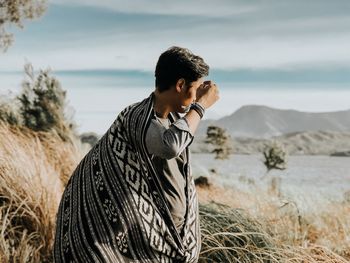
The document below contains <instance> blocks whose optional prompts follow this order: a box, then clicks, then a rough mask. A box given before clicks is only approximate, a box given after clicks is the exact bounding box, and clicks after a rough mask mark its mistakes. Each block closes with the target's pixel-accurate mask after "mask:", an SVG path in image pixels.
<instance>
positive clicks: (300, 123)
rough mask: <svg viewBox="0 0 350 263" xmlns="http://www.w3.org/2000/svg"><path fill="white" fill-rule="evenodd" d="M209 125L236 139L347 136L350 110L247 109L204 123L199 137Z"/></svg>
mask: <svg viewBox="0 0 350 263" xmlns="http://www.w3.org/2000/svg"><path fill="white" fill-rule="evenodd" d="M209 125H216V126H220V127H223V128H225V129H226V130H227V131H228V132H229V134H230V135H231V136H232V137H248V138H259V139H261V138H271V137H273V136H280V135H283V134H290V133H296V132H304V131H309V132H317V131H329V132H345V133H346V132H350V110H346V111H337V112H322V113H311V112H301V111H296V110H282V109H274V108H270V107H267V106H259V105H247V106H242V107H241V108H239V109H238V110H237V111H235V112H234V113H232V114H231V115H229V116H225V117H223V118H221V119H218V120H204V121H202V122H201V124H200V126H199V128H198V131H197V134H198V135H199V136H201V135H204V134H205V132H206V129H207V127H208V126H209Z"/></svg>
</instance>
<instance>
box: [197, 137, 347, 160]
mask: <svg viewBox="0 0 350 263" xmlns="http://www.w3.org/2000/svg"><path fill="white" fill-rule="evenodd" d="M231 140H232V141H231V145H232V146H233V147H232V149H233V154H256V153H261V152H262V151H263V149H264V147H265V145H266V144H269V143H271V141H276V142H279V143H280V144H282V145H283V146H284V147H285V149H286V151H287V152H288V154H290V155H333V156H350V132H346V133H344V132H334V131H333V132H329V131H305V132H294V133H288V134H284V135H281V136H276V137H272V138H269V139H263V138H261V139H257V138H239V137H237V138H231ZM212 150H213V146H212V145H210V144H207V143H205V142H204V137H203V136H202V137H195V140H194V142H193V144H192V145H191V151H192V152H193V153H209V152H211V151H212Z"/></svg>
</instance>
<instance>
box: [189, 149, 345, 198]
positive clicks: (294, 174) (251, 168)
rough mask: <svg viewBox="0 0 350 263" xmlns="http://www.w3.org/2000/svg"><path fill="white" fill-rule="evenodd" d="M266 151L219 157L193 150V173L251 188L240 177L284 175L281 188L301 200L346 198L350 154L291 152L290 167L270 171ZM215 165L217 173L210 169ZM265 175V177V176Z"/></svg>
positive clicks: (231, 184)
mask: <svg viewBox="0 0 350 263" xmlns="http://www.w3.org/2000/svg"><path fill="white" fill-rule="evenodd" d="M262 159H263V156H262V155H258V154H256V155H231V157H230V159H228V160H215V159H214V155H213V154H192V169H193V175H194V176H195V177H196V176H200V175H202V176H208V177H209V178H211V179H212V180H214V181H215V182H216V183H219V184H221V185H224V186H226V187H232V186H239V187H241V188H242V189H246V190H248V189H249V187H250V186H249V185H247V184H246V183H244V182H242V180H240V177H241V178H242V177H245V178H246V179H249V178H250V179H253V180H254V181H255V182H256V184H258V185H259V184H263V182H267V181H268V177H270V178H271V177H273V176H279V177H280V178H281V190H282V193H283V194H284V195H285V196H286V197H290V198H292V199H293V200H296V201H298V202H299V203H305V202H307V203H314V202H331V201H333V200H336V201H339V200H343V194H344V192H346V191H350V158H349V157H330V156H289V157H288V163H287V169H286V170H284V171H279V170H273V171H271V172H270V174H269V175H267V176H266V177H263V176H264V175H265V174H266V168H265V166H264V164H263V161H262ZM209 169H215V170H216V171H217V175H213V174H212V173H210V172H209ZM261 178H265V179H261Z"/></svg>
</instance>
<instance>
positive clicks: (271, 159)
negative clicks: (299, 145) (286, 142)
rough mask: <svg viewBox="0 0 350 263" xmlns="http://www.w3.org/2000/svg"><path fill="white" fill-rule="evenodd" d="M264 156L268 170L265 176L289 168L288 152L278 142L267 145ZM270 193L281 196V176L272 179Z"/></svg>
mask: <svg viewBox="0 0 350 263" xmlns="http://www.w3.org/2000/svg"><path fill="white" fill-rule="evenodd" d="M263 155H264V165H265V167H266V169H267V172H266V174H265V176H267V175H268V174H269V172H270V171H271V170H273V169H277V170H285V169H286V168H287V152H286V150H285V149H284V147H283V145H282V144H280V143H278V142H276V141H274V142H272V143H270V144H265V148H264V151H263ZM265 176H263V177H265ZM269 191H270V192H272V193H275V194H277V195H278V196H281V178H280V177H279V176H277V177H272V178H271V181H270V187H269Z"/></svg>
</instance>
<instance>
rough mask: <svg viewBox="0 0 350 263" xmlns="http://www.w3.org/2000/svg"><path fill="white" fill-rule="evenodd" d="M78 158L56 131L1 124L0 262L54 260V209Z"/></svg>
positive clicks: (71, 146)
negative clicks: (35, 130) (34, 130)
mask: <svg viewBox="0 0 350 263" xmlns="http://www.w3.org/2000/svg"><path fill="white" fill-rule="evenodd" d="M80 158H81V156H80V152H79V150H78V147H77V146H76V145H74V144H71V143H64V142H63V141H62V140H61V139H60V138H59V136H58V135H57V134H54V133H43V132H32V131H30V130H28V129H24V128H18V127H13V126H9V125H5V124H2V123H0V211H1V213H0V259H1V262H52V260H51V257H52V256H51V250H52V243H53V237H54V236H53V234H54V232H53V231H54V223H55V214H56V211H57V207H58V204H59V201H60V197H61V194H62V191H63V187H64V182H65V181H66V179H67V177H68V176H69V175H70V173H71V172H72V170H73V169H74V168H75V166H76V164H77V162H78V161H79V160H80Z"/></svg>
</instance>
